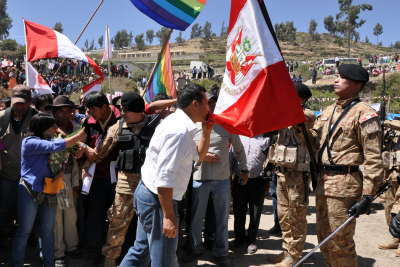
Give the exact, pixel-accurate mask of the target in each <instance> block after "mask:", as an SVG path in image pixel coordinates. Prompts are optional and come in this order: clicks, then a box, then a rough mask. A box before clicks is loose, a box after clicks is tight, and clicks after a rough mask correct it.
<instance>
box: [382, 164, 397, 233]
mask: <svg viewBox="0 0 400 267" xmlns="http://www.w3.org/2000/svg"><path fill="white" fill-rule="evenodd" d="M397 175H399V173H398V172H397V171H396V170H392V171H388V170H385V181H386V180H390V181H391V182H392V185H393V186H392V188H390V189H389V191H388V192H387V194H386V200H385V218H386V223H387V225H388V226H389V224H390V220H391V219H392V215H391V214H390V213H391V211H392V208H393V205H394V204H395V202H396V199H395V198H396V192H397V189H398V188H399V183H398V182H397Z"/></svg>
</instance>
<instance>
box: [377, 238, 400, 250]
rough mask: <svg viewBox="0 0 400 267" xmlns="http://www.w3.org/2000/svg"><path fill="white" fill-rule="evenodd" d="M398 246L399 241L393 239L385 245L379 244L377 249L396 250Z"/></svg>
mask: <svg viewBox="0 0 400 267" xmlns="http://www.w3.org/2000/svg"><path fill="white" fill-rule="evenodd" d="M399 244H400V239H398V238H393V239H392V240H391V241H389V242H386V243H380V244H379V245H378V247H379V248H380V249H397V248H398V247H399Z"/></svg>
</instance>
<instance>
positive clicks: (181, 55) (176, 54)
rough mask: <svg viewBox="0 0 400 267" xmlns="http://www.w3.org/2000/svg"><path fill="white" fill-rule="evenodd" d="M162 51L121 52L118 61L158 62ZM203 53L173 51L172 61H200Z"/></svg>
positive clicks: (118, 54)
mask: <svg viewBox="0 0 400 267" xmlns="http://www.w3.org/2000/svg"><path fill="white" fill-rule="evenodd" d="M159 54H160V51H135V52H119V53H117V58H118V59H125V60H129V61H143V60H145V61H153V60H155V61H157V58H158V56H159ZM200 55H201V53H187V52H185V51H184V50H176V51H171V59H172V60H179V59H199V58H200Z"/></svg>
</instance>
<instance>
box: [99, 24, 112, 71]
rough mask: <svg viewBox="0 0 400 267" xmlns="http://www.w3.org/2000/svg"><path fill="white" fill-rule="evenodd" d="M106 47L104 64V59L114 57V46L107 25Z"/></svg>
mask: <svg viewBox="0 0 400 267" xmlns="http://www.w3.org/2000/svg"><path fill="white" fill-rule="evenodd" d="M105 44H106V45H105V49H104V55H103V59H102V60H101V64H103V62H104V61H107V60H109V59H110V58H112V57H113V53H112V52H113V48H112V46H111V39H110V29H109V28H108V27H107V29H106V42H105Z"/></svg>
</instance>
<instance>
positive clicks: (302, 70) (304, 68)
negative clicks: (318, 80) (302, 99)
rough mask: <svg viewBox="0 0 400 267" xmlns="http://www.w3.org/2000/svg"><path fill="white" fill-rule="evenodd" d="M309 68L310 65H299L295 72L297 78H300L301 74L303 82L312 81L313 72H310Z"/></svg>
mask: <svg viewBox="0 0 400 267" xmlns="http://www.w3.org/2000/svg"><path fill="white" fill-rule="evenodd" d="M309 67H310V65H308V64H304V65H299V66H298V67H297V68H296V70H295V71H294V74H296V77H298V76H299V74H301V76H302V77H303V82H305V81H307V80H309V79H311V71H309V70H308V68H309Z"/></svg>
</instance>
